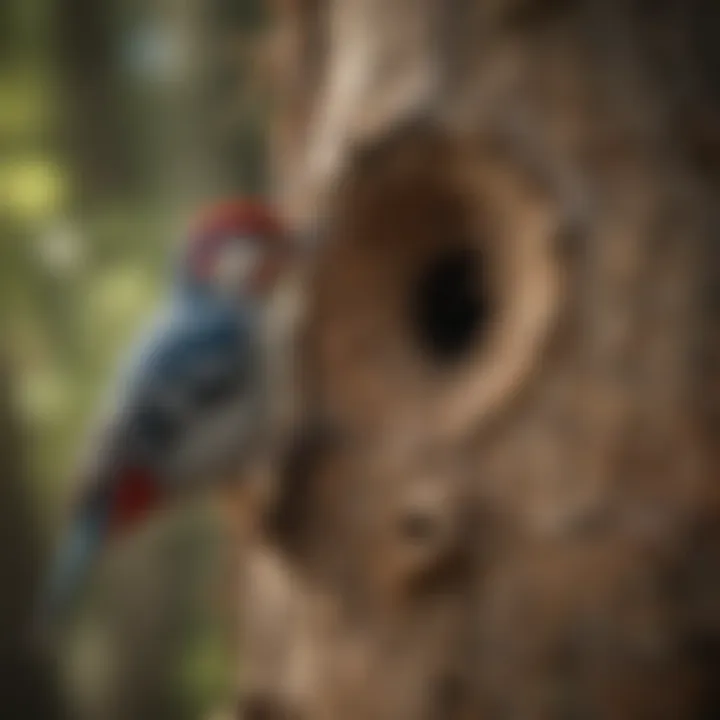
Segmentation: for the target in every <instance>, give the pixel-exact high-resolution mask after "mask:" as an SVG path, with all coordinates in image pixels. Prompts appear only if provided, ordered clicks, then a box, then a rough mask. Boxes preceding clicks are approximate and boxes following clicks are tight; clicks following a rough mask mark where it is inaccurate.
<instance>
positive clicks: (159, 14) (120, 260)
mask: <svg viewBox="0 0 720 720" xmlns="http://www.w3.org/2000/svg"><path fill="white" fill-rule="evenodd" d="M181 6H182V7H181ZM259 6H260V3H258V2H242V1H240V0H214V1H213V2H202V0H189V1H188V2H186V3H172V2H171V3H163V2H160V1H158V2H133V1H132V0H115V1H114V2H108V3H100V2H97V1H96V0H95V1H94V2H93V0H55V1H53V0H4V1H3V2H1V3H0V326H1V327H2V338H3V346H4V347H3V348H2V349H3V351H4V352H7V353H8V354H9V356H10V358H11V361H12V362H11V368H12V372H13V373H14V376H13V378H12V380H13V386H14V388H15V391H16V395H17V399H18V401H19V408H20V411H21V413H22V417H21V418H20V422H21V425H22V427H23V428H24V430H25V436H26V439H27V452H26V453H25V458H26V463H27V466H28V476H29V479H30V482H31V483H32V488H33V493H34V495H33V496H34V497H35V498H36V503H35V504H36V508H37V513H38V516H39V518H40V521H41V522H40V527H41V528H42V529H43V533H44V535H45V537H44V542H45V543H46V544H47V543H49V542H51V539H52V538H53V536H54V534H55V531H56V530H57V527H58V523H59V522H60V519H61V517H62V511H63V507H64V503H65V502H66V500H67V498H68V493H69V490H70V484H69V483H70V481H71V480H70V469H71V467H72V462H73V460H74V458H75V455H76V452H77V451H78V445H79V443H80V442H81V439H82V436H83V433H84V430H85V427H86V425H87V423H88V421H89V419H90V418H91V416H92V411H93V408H94V407H95V405H96V404H97V402H98V399H99V398H100V395H101V393H102V391H103V389H104V386H105V384H106V382H107V380H108V378H109V377H110V375H111V374H112V371H113V368H114V366H115V363H116V359H117V357H118V355H119V353H120V352H121V351H122V349H123V348H124V346H125V345H126V344H127V343H128V341H129V340H130V338H131V336H132V335H133V333H134V332H135V331H136V329H137V327H138V325H139V324H140V323H141V322H142V321H143V319H144V318H145V317H146V316H147V315H148V314H149V313H150V312H151V311H152V307H153V304H154V303H155V301H156V300H157V298H158V295H159V294H160V293H162V291H163V288H164V283H165V282H166V280H167V277H166V276H167V264H168V250H169V249H170V248H171V247H172V245H173V243H175V242H177V241H178V240H179V238H178V235H179V232H180V229H181V228H182V226H183V222H184V220H185V219H186V218H187V216H188V215H189V214H191V213H192V211H193V209H194V207H195V206H196V205H198V204H200V203H201V202H202V200H203V199H204V198H206V197H207V196H209V195H213V194H216V193H218V192H221V193H223V194H228V193H230V192H233V191H235V190H258V189H259V188H260V187H261V185H262V183H263V182H264V180H265V175H264V171H265V161H264V158H265V155H264V128H263V112H262V108H261V107H259V106H258V105H257V103H255V102H254V101H253V100H252V99H251V98H250V99H247V98H245V99H242V97H241V93H242V86H243V72H244V70H245V69H244V68H243V67H239V66H238V65H237V63H235V64H233V62H232V61H231V60H229V59H228V58H232V53H231V52H229V49H230V48H231V47H232V43H237V42H238V37H239V35H238V33H240V34H242V33H243V32H247V31H248V30H254V29H256V28H258V27H259V26H260V25H261V23H262V14H261V13H260V11H259V9H258V8H259ZM183 8H184V9H183ZM208 8H209V10H208ZM183 12H185V13H191V14H190V15H188V16H186V17H183V16H182V13H183ZM192 13H195V15H192ZM198 17H200V18H201V19H202V21H203V23H204V25H202V26H201V27H202V33H198V35H197V36H193V35H192V30H193V28H195V27H196V26H197V18H198ZM63 28H64V29H63ZM68 28H70V30H71V31H72V32H71V33H70V35H71V37H72V38H75V39H77V37H82V36H83V34H87V33H90V34H92V35H93V42H94V43H95V45H93V42H90V43H87V44H85V43H80V44H79V45H78V43H77V42H75V41H73V42H63V38H62V35H63V33H66V34H67V32H68ZM96 35H97V36H96ZM138 38H141V39H142V43H139V41H138ZM193 43H195V44H193ZM85 45H87V46H86V47H85ZM94 48H95V49H94ZM97 48H100V49H101V50H102V52H101V53H98V51H97ZM208 48H211V49H213V50H214V54H212V53H208V52H207V49H208ZM224 48H227V49H228V52H225V53H223V49H224ZM83 53H85V54H84V55H83ZM103 65H104V67H103ZM108 83H111V84H110V85H109V86H108ZM238 99H241V100H242V102H241V103H240V106H241V108H242V110H241V112H239V113H235V115H233V114H232V113H230V115H229V117H230V121H224V122H218V123H216V122H215V119H216V116H217V117H225V116H227V115H228V112H227V107H232V106H236V105H237V101H238ZM108 103H109V104H110V105H111V107H105V106H106V105H107V104H108ZM107 118H111V119H112V120H117V122H113V123H112V124H110V123H109V122H107ZM79 119H80V120H82V123H79ZM79 124H80V125H81V126H82V127H80V128H79V127H78V125H79ZM217 127H221V128H222V131H219V130H217ZM73 130H75V131H78V132H76V133H75V134H76V137H73V132H72V131H73ZM93 144H94V145H95V146H96V147H90V146H91V145H93ZM86 150H92V151H93V152H92V153H89V154H87V156H86V153H85V151H86ZM88 158H90V160H88ZM97 158H100V161H99V162H95V164H93V162H94V160H93V159H97ZM116 166H117V167H116ZM116 169H117V170H118V172H115V170H116ZM120 170H121V171H122V172H120ZM178 178H179V179H180V180H182V181H185V180H186V181H187V182H178ZM204 517H205V516H202V517H201V518H200V519H198V518H197V517H195V519H194V520H191V521H188V522H180V523H179V524H178V527H179V528H180V529H178V527H176V529H175V530H174V532H175V533H176V535H175V536H174V537H175V540H174V542H177V543H179V544H182V543H185V545H186V547H184V548H181V549H179V550H178V549H177V548H176V550H177V554H178V556H180V557H181V559H182V561H183V563H185V564H186V567H188V568H190V569H189V570H188V572H189V573H190V574H191V575H192V573H193V572H194V573H195V575H192V576H191V577H190V578H185V584H186V586H188V587H191V586H193V585H194V584H197V581H198V579H199V578H198V568H206V567H213V564H212V563H208V558H212V557H213V553H214V552H216V550H215V548H216V547H217V543H218V540H217V537H215V535H213V531H212V529H210V530H208V523H207V522H206V519H203V518H204ZM183 528H184V529H183ZM178 533H179V534H178ZM163 557H164V556H163ZM193 568H194V570H193ZM201 575H203V573H201ZM204 575H207V572H205V573H204ZM204 581H206V582H209V581H210V580H209V579H208V578H207V577H205V580H204ZM185 589H187V588H185ZM178 592H183V590H182V589H180V590H179V591H178ZM196 600H197V599H196ZM188 602H189V603H190V604H189V606H188V607H189V608H190V609H189V610H188V611H187V613H186V614H185V615H184V616H183V618H184V619H185V620H186V621H187V622H186V623H185V627H183V628H182V630H181V631H180V637H179V647H180V651H179V653H177V656H176V658H175V659H174V661H173V667H172V668H170V670H169V676H170V677H171V678H172V683H174V685H173V687H172V688H171V693H173V694H174V695H175V696H176V699H177V700H178V702H179V703H180V704H181V705H182V707H183V708H184V712H183V713H181V716H182V717H188V718H190V717H197V716H198V714H200V713H202V712H205V709H206V708H207V707H209V706H210V705H211V704H212V702H213V701H214V700H215V699H216V698H217V697H218V696H219V695H220V694H222V691H223V688H225V689H227V682H228V672H227V670H228V668H227V664H228V663H227V655H226V651H227V648H226V645H227V643H226V638H225V637H224V631H223V628H222V627H221V626H220V625H219V624H218V622H217V620H216V619H215V618H214V617H213V616H212V613H211V612H210V611H208V610H207V608H205V606H204V605H203V603H202V601H201V600H198V601H197V602H195V604H194V605H193V603H192V601H191V599H189V600H188ZM175 717H177V715H176V716H175ZM138 720H142V719H141V718H139V719H138Z"/></svg>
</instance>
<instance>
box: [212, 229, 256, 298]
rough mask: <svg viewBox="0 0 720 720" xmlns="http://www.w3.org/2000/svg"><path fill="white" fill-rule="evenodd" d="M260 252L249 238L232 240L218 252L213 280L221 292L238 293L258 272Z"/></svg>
mask: <svg viewBox="0 0 720 720" xmlns="http://www.w3.org/2000/svg"><path fill="white" fill-rule="evenodd" d="M259 261H260V250H259V248H258V247H257V245H256V244H255V243H254V242H252V241H251V240H249V239H248V238H232V239H230V240H229V241H228V242H225V243H224V244H223V245H222V247H221V248H220V249H219V250H218V254H217V257H216V259H215V265H214V268H213V280H214V282H215V285H216V286H217V287H218V288H220V289H221V290H224V291H227V292H231V293H236V292H237V291H238V290H240V289H242V288H243V286H244V285H245V283H246V282H247V281H248V279H249V278H250V276H251V275H252V274H253V273H254V272H255V271H256V269H257V266H258V263H259Z"/></svg>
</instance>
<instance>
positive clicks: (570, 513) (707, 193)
mask: <svg viewBox="0 0 720 720" xmlns="http://www.w3.org/2000/svg"><path fill="white" fill-rule="evenodd" d="M286 5H287V7H282V8H281V9H280V10H281V13H282V15H281V22H286V23H289V27H291V28H293V32H294V33H295V34H294V35H292V42H290V43H289V44H288V45H287V46H286V47H285V49H286V52H287V56H286V60H285V62H286V66H285V68H286V73H287V74H286V75H285V76H284V77H285V78H286V81H287V82H289V80H287V78H289V77H293V78H295V77H302V78H304V79H305V81H304V82H305V83H306V84H303V85H302V86H301V89H299V90H297V93H298V94H297V96H294V101H293V102H294V104H293V105H292V107H290V108H286V110H287V112H286V113H285V114H283V115H282V116H281V117H280V119H279V122H280V123H281V127H282V126H284V127H285V129H286V130H285V132H284V134H282V141H281V143H280V145H279V149H278V159H279V162H278V171H279V172H280V174H281V177H280V181H281V187H282V193H281V197H282V200H283V202H284V206H285V208H286V211H287V214H288V216H289V217H291V218H293V219H294V221H296V222H298V223H300V224H301V226H303V227H308V228H311V227H312V228H315V229H316V230H317V229H318V228H319V229H320V233H319V235H318V236H317V237H318V239H319V245H318V247H317V249H316V255H314V257H313V267H312V268H311V272H310V275H309V277H308V278H307V283H306V303H307V305H306V307H307V313H306V314H305V315H304V322H303V326H302V328H303V332H304V334H303V336H302V337H303V339H302V343H301V345H300V352H301V356H300V359H301V361H300V367H299V370H300V377H301V378H302V390H303V391H304V393H305V399H306V404H305V406H304V408H305V412H307V413H308V420H307V421H306V424H309V423H310V418H318V417H320V418H323V420H324V422H328V423H330V425H331V427H332V428H333V431H334V433H333V434H332V438H333V439H332V441H329V442H327V443H325V444H321V445H320V446H319V447H318V446H317V445H312V446H310V447H312V451H311V452H310V456H311V458H312V461H311V462H310V461H308V460H307V459H306V462H305V464H304V466H303V467H304V468H305V471H304V472H303V473H300V474H298V473H297V472H293V471H289V472H286V473H284V474H280V476H279V482H280V485H279V487H280V495H279V499H278V502H279V504H280V506H282V504H283V502H285V503H289V507H290V508H291V509H292V510H293V512H292V513H291V514H290V515H289V516H288V515H287V513H286V514H285V515H284V516H283V515H282V514H281V515H280V516H277V515H275V517H276V518H277V517H286V518H287V517H290V518H291V520H292V522H290V523H289V524H288V523H287V522H286V523H284V524H283V526H282V529H283V532H280V533H278V532H277V528H275V531H273V526H272V524H270V526H269V529H268V532H267V533H266V534H265V535H264V536H263V538H261V540H260V541H259V542H258V543H257V544H256V545H253V546H252V548H251V550H250V566H251V567H253V566H256V565H258V564H259V565H262V566H263V567H265V570H264V571H262V572H259V571H258V572H256V573H255V575H254V577H255V578H256V580H255V583H254V585H253V586H252V588H253V589H252V596H248V597H246V600H247V601H246V602H244V603H243V609H244V611H245V613H246V616H245V621H246V625H247V626H248V627H252V628H254V629H255V630H256V631H257V630H258V628H259V627H260V626H261V623H260V618H261V615H260V614H259V612H260V608H262V609H263V611H264V612H267V611H268V609H269V608H270V604H269V603H270V600H269V599H270V598H273V603H275V606H276V607H284V608H288V609H290V608H291V609H292V612H289V614H288V613H285V612H284V611H283V614H282V617H283V622H282V623H280V622H273V621H272V620H268V619H267V617H268V616H262V617H265V620H263V622H262V627H264V628H266V630H267V635H266V636H265V637H266V639H267V641H268V642H269V641H270V638H271V636H272V637H274V638H275V640H276V641H277V643H276V644H275V645H274V647H275V654H274V659H273V660H271V661H268V662H269V665H266V666H264V667H265V668H266V670H264V671H263V675H262V677H263V678H264V679H263V680H262V682H260V681H259V680H258V681H257V682H256V683H255V684H254V685H253V682H254V681H253V680H252V677H253V676H252V675H251V676H250V680H249V684H248V687H246V690H247V695H246V698H248V699H249V700H248V702H249V705H247V706H246V707H245V711H246V713H245V716H246V717H273V718H274V717H287V716H293V717H295V716H296V717H301V718H308V719H310V720H316V719H318V720H319V719H326V720H333V719H338V718H342V719H343V720H370V719H372V720H385V719H387V720H391V719H392V720H415V719H419V718H446V719H448V720H449V719H450V718H481V717H482V718H506V717H518V718H539V719H540V718H542V719H544V718H548V719H551V718H567V717H588V718H589V717H593V718H612V719H613V720H618V719H619V720H623V719H625V718H627V719H628V720H630V719H632V720H642V719H643V718H648V720H650V719H652V720H660V719H662V718H668V719H670V718H672V719H676V718H681V717H683V718H685V717H714V716H715V715H716V714H717V713H718V712H720V700H719V699H718V694H717V691H716V690H715V689H714V688H715V687H716V686H717V682H718V680H720V583H719V582H718V578H720V551H718V548H719V547H720V544H718V540H720V534H719V533H720V522H719V521H720V505H718V500H719V499H720V498H719V494H718V485H717V481H718V479H719V478H720V462H719V460H720V459H719V457H718V446H720V435H718V424H717V412H718V400H719V399H720V398H718V376H719V373H720V370H719V369H718V366H717V358H718V356H717V347H718V342H717V335H716V328H717V326H718V304H717V298H716V295H717V281H718V278H717V265H716V262H717V247H716V246H717V239H716V238H717V234H716V233H717V218H716V217H715V214H714V212H715V211H714V207H713V205H714V199H715V198H714V195H713V193H714V192H716V187H717V186H716V184H715V177H714V175H713V170H712V164H710V163H707V162H703V163H699V162H698V147H700V146H702V147H705V148H707V147H709V145H707V144H702V143H706V141H705V140H701V141H700V145H699V144H698V134H697V127H698V126H697V124H695V120H694V117H698V116H702V115H704V114H705V113H708V114H709V113H712V112H713V109H712V105H711V102H710V99H711V98H710V94H709V93H708V89H707V87H708V86H707V84H704V83H702V82H697V79H698V77H699V75H698V73H699V72H700V71H699V70H698V68H701V67H704V66H702V65H696V64H694V62H692V61H691V59H692V58H694V57H695V54H694V51H695V49H696V40H695V39H694V36H693V35H692V34H690V33H689V25H688V23H687V22H686V21H687V19H688V17H691V16H688V15H686V14H685V13H686V11H684V10H683V8H682V7H681V5H680V4H677V3H672V2H667V3H662V4H661V5H660V6H658V8H655V6H654V5H653V10H657V12H658V13H659V15H658V16H657V17H655V19H654V22H653V23H651V22H650V20H651V17H650V16H651V14H652V13H651V11H650V9H649V8H648V7H646V5H645V4H643V3H640V2H630V1H629V0H628V1H627V2H623V1H621V0H617V1H615V2H612V1H611V2H608V1H607V0H585V1H582V2H581V1H579V0H578V1H577V2H572V1H570V0H567V1H562V0H559V1H558V2H551V3H548V2H539V1H538V0H492V1H491V0H485V1H484V2H481V1H480V0H477V1H473V0H454V1H453V2H445V1H442V2H441V1H440V0H422V1H421V0H417V1H414V2H413V1H411V0H398V2H393V3H387V2H383V1H380V0H375V1H373V0H338V1H337V2H333V0H327V2H325V3H323V5H322V8H319V7H318V6H317V5H316V4H312V3H311V4H306V3H302V2H300V3H287V4H286ZM283 11H284V12H283ZM285 27H287V26H285ZM315 33H321V34H322V41H321V42H319V44H315V43H313V44H312V47H313V48H314V52H313V53H310V55H311V56H312V57H311V58H308V52H307V47H309V46H310V38H311V37H313V38H314V37H315ZM304 43H307V44H304ZM303 48H305V50H303ZM688 52H690V59H689V58H688V57H687V53H688ZM668 67H672V68H673V74H672V75H671V76H670V75H666V74H663V72H662V69H663V68H668ZM293 108H294V109H293ZM298 108H300V109H298ZM691 109H692V111H691ZM467 252H469V253H470V254H469V255H467V254H465V255H463V254H462V253H467ZM453 253H455V255H453ZM457 253H460V255H459V257H461V258H464V260H463V261H462V262H461V263H460V264H461V265H462V264H463V263H464V264H465V265H469V266H471V270H472V272H471V273H470V278H471V280H470V281H469V282H468V280H467V278H466V279H462V278H463V277H464V276H463V275H462V273H459V272H458V271H457V262H456V261H454V260H453V257H455V258H457V257H458V254H457ZM454 262H455V265H453V263H454ZM453 267H455V268H456V269H454V270H453V269H452V268H453ZM465 285H467V287H465ZM463 288H464V289H463ZM708 290H710V291H711V292H708ZM428 307H429V308H430V310H429V311H428V310H427V308H428ZM448 328H450V330H451V332H450V335H449V336H448V334H447V330H448ZM301 437H302V435H301ZM292 467H294V466H293V465H292V464H291V465H290V468H291V470H292ZM297 483H302V485H301V486H300V487H301V492H300V493H298V489H297V488H298V485H297ZM293 497H295V498H296V500H297V498H298V497H300V498H301V500H302V501H301V502H295V501H293V502H289V500H288V498H293ZM283 498H284V499H283ZM265 563H271V565H270V564H268V565H265ZM263 577H265V578H266V579H267V582H263V579H262V578H263ZM282 578H284V580H283V579H282ZM264 588H265V589H266V591H267V593H268V599H267V600H266V601H263V600H262V596H263V592H265V590H264ZM270 615H271V616H272V613H270ZM260 634H261V635H263V634H264V632H261V633H260ZM274 634H276V635H274ZM258 637H259V636H258V635H256V636H255V640H254V641H253V642H251V643H250V645H249V646H248V652H247V655H246V658H245V661H246V663H247V664H248V665H249V666H251V667H252V666H253V661H254V658H256V657H258V655H257V653H259V652H260V650H259V648H260V647H261V646H262V643H261V642H259V641H258V639H257V638H258ZM260 666H261V663H260V661H259V660H258V665H257V668H259V667H260ZM268 678H272V682H268ZM258 707H260V708H261V709H262V712H259V711H258V710H257V708H258ZM268 708H270V709H268ZM263 713H264V714H263ZM293 713H294V714H293ZM242 714H243V708H242V707H241V716H242Z"/></svg>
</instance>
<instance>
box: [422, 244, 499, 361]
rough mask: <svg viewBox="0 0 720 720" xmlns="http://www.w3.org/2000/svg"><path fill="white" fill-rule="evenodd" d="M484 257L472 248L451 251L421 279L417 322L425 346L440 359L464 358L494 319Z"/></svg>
mask: <svg viewBox="0 0 720 720" xmlns="http://www.w3.org/2000/svg"><path fill="white" fill-rule="evenodd" d="M483 276H484V268H483V257H482V255H481V254H480V253H479V252H478V251H477V250H475V249H473V248H469V247H463V248H455V249H452V250H448V251H446V252H445V253H443V254H442V255H440V256H439V257H438V258H436V259H435V261H434V262H433V263H432V264H431V265H430V267H428V268H427V269H426V270H425V272H424V273H423V275H422V276H421V278H420V283H419V285H418V287H417V295H416V300H415V324H416V331H417V334H418V336H419V340H420V343H421V345H422V347H423V349H424V350H425V351H426V352H427V353H428V354H429V355H430V356H431V357H432V358H433V359H434V360H436V361H439V362H441V363H448V362H452V361H454V360H458V359H460V358H461V357H462V356H463V355H464V354H465V353H466V352H468V351H469V350H470V348H471V346H472V345H473V344H474V343H475V342H477V341H478V339H479V337H480V334H481V333H482V331H483V330H484V329H485V327H486V325H487V323H488V320H489V319H490V313H491V307H490V298H489V293H488V287H487V283H486V282H484V280H483Z"/></svg>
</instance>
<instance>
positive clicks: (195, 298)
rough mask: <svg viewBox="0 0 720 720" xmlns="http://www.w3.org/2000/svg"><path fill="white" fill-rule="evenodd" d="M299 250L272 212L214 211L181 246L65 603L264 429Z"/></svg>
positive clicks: (136, 359) (114, 420) (240, 204)
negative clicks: (281, 303) (267, 357)
mask: <svg viewBox="0 0 720 720" xmlns="http://www.w3.org/2000/svg"><path fill="white" fill-rule="evenodd" d="M291 255H292V250H291V248H290V246H289V244H288V241H287V237H286V235H285V234H284V233H283V231H282V229H281V227H280V224H279V223H278V221H277V220H276V219H275V217H274V216H273V214H272V212H271V211H270V210H268V209H267V208H265V207H264V206H263V205H261V204H260V203H256V202H251V201H246V200H239V201H232V202H224V203H220V204H217V205H215V206H213V207H210V208H209V209H207V210H206V211H205V212H203V213H202V214H201V215H200V217H199V219H198V220H197V221H196V222H195V223H194V225H193V227H192V230H191V232H190V234H189V236H188V238H187V240H186V242H185V243H184V244H183V246H182V247H181V252H180V255H179V263H178V265H179V266H178V267H177V270H178V274H177V277H176V284H175V288H174V292H172V293H170V295H169V298H168V301H167V303H166V305H165V307H164V308H162V310H161V311H160V312H159V313H158V315H157V316H156V318H155V320H154V322H153V323H152V324H151V325H150V327H149V328H148V329H147V330H146V331H145V332H144V333H143V334H142V336H141V337H140V338H139V339H138V341H136V343H135V344H134V347H133V348H132V351H131V353H130V354H129V357H128V358H127V359H126V363H125V364H124V365H123V367H122V369H121V373H120V377H119V378H118V379H117V381H116V383H114V386H113V393H112V395H111V397H110V402H109V407H108V408H107V409H106V410H105V411H104V412H103V413H102V417H101V423H99V427H98V428H96V432H95V434H94V435H93V436H92V437H91V442H90V443H89V447H88V452H87V455H86V457H85V460H84V462H83V464H82V467H81V470H80V473H79V474H80V475H81V478H80V481H79V495H78V496H77V498H76V501H75V503H74V506H73V508H72V517H71V519H70V528H69V537H68V538H67V539H66V541H65V543H64V545H63V546H62V547H61V548H60V555H59V558H58V560H57V561H56V565H55V567H54V569H53V575H52V576H51V578H50V587H49V589H48V590H47V592H46V595H47V598H46V602H47V603H49V606H50V610H51V612H57V609H58V608H61V607H62V606H67V604H68V603H69V601H70V599H71V598H72V597H73V596H74V595H75V594H76V592H77V590H78V588H79V586H80V585H81V582H82V581H83V579H84V578H85V576H86V575H87V571H88V569H89V567H90V565H91V560H92V559H93V558H94V557H96V556H97V554H98V550H99V549H100V548H101V547H103V546H104V545H106V544H107V541H108V540H109V539H112V538H114V537H116V536H118V535H121V534H125V533H127V532H128V531H130V530H131V529H132V528H135V527H137V526H138V525H139V523H140V521H141V520H144V519H146V518H148V517H150V516H152V515H154V514H155V512H156V511H157V510H158V509H160V508H162V507H163V506H164V505H165V504H166V503H167V501H168V500H169V499H170V498H171V497H173V496H177V495H178V494H180V493H183V492H188V491H191V490H192V489H194V488H198V487H200V486H201V485H202V484H203V483H205V482H206V481H208V480H213V479H215V478H216V477H217V476H218V475H220V474H223V473H226V472H229V471H231V470H232V469H233V467H234V466H236V464H237V463H238V461H239V460H240V456H241V455H242V453H243V452H244V451H245V450H246V449H247V447H248V446H249V445H250V444H251V443H252V442H253V440H254V437H253V432H254V431H256V430H257V428H258V424H259V423H261V422H262V420H261V415H262V411H263V397H262V390H261V388H262V385H263V383H264V368H263V357H262V351H261V348H260V347H259V345H260V343H261V336H262V327H261V326H262V319H263V318H262V309H263V307H264V306H265V305H267V303H268V302H269V300H270V296H271V295H272V294H273V291H274V289H275V287H276V286H277V284H278V281H279V279H280V278H281V277H282V276H283V275H284V272H285V270H287V267H288V264H289V262H290V258H291Z"/></svg>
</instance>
